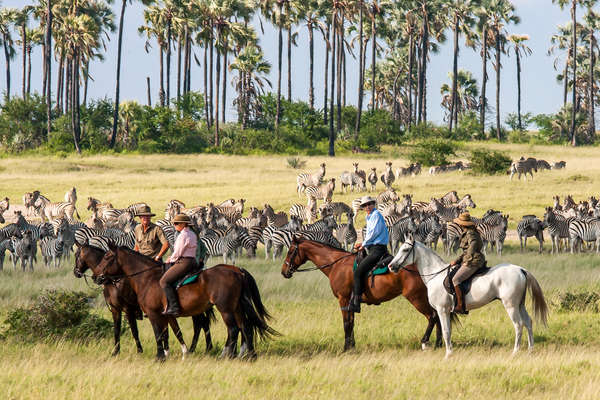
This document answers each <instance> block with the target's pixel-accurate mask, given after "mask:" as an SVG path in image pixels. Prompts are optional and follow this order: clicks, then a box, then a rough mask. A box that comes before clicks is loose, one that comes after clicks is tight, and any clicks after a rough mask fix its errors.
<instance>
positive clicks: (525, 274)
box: [388, 237, 548, 358]
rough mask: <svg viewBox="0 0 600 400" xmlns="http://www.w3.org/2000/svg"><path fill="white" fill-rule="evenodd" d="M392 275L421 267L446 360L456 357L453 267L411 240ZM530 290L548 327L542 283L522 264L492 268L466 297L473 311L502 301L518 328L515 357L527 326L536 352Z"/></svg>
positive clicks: (537, 313) (395, 262)
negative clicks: (450, 286) (449, 287)
mask: <svg viewBox="0 0 600 400" xmlns="http://www.w3.org/2000/svg"><path fill="white" fill-rule="evenodd" d="M388 268H389V269H390V271H392V272H398V273H403V271H404V270H405V269H407V268H408V269H410V270H413V269H414V268H417V269H418V271H419V275H421V277H422V278H423V281H424V282H425V285H427V293H428V297H429V302H430V303H431V305H432V306H433V307H434V308H435V309H436V311H437V313H438V315H439V316H440V322H441V324H442V332H443V335H444V342H445V343H446V358H447V357H449V356H450V355H451V354H452V342H451V341H450V335H451V326H450V318H451V313H452V310H453V307H454V298H453V296H452V295H450V294H449V293H448V292H447V291H446V289H445V288H444V279H445V278H446V276H447V271H448V268H449V265H448V264H447V263H446V262H444V260H442V258H441V257H440V256H438V255H437V254H436V253H435V252H434V251H433V250H431V249H430V248H429V247H427V246H425V245H423V244H421V243H419V242H417V241H415V240H414V239H413V238H412V237H409V238H408V240H407V241H406V242H404V244H402V246H400V249H399V250H398V253H397V254H396V256H395V257H394V258H393V260H392V261H391V262H390V264H389V266H388ZM527 289H529V291H530V292H531V297H532V299H533V309H534V312H535V316H536V318H537V319H538V320H539V321H541V322H542V323H543V324H544V325H546V320H547V315H548V306H547V305H546V300H545V299H544V294H543V293H542V288H541V287H540V285H539V283H538V281H537V280H536V279H535V277H534V276H533V274H532V273H531V272H529V271H527V270H526V269H525V268H523V267H520V266H518V265H514V264H509V263H502V264H498V265H496V266H494V267H492V268H490V269H489V271H487V272H486V273H485V274H483V275H477V276H475V277H474V278H473V281H472V283H471V290H470V291H469V292H468V293H467V294H466V296H465V308H466V309H467V310H473V309H476V308H480V307H483V306H485V305H486V304H488V303H490V302H492V301H494V300H500V301H501V302H502V305H504V308H505V309H506V312H507V313H508V316H509V317H510V319H511V321H512V323H513V325H514V328H515V346H514V349H513V354H515V353H516V352H517V351H518V350H519V348H520V344H521V336H522V333H523V325H525V327H527V333H528V336H527V339H528V342H529V350H532V349H533V330H532V326H531V318H530V317H529V314H528V313H527V309H526V308H525V296H526V294H527Z"/></svg>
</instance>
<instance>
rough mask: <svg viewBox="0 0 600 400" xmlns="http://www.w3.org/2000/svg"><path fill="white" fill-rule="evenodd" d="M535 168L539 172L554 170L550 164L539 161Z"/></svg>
mask: <svg viewBox="0 0 600 400" xmlns="http://www.w3.org/2000/svg"><path fill="white" fill-rule="evenodd" d="M535 166H536V167H537V169H539V170H545V169H552V167H551V166H550V164H549V163H548V161H546V160H537V161H536V163H535Z"/></svg>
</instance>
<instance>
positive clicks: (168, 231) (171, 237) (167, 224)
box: [155, 219, 177, 248]
mask: <svg viewBox="0 0 600 400" xmlns="http://www.w3.org/2000/svg"><path fill="white" fill-rule="evenodd" d="M155 224H156V225H158V226H159V227H160V229H162V231H163V233H164V234H165V237H166V238H167V242H169V246H171V248H173V247H175V239H176V237H177V231H176V230H175V227H174V226H173V224H171V221H167V220H166V219H159V220H158V221H156V222H155Z"/></svg>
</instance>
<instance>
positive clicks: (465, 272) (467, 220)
mask: <svg viewBox="0 0 600 400" xmlns="http://www.w3.org/2000/svg"><path fill="white" fill-rule="evenodd" d="M452 222H454V223H456V224H458V225H460V227H461V228H462V230H463V233H462V234H461V236H460V248H461V249H462V251H463V253H462V254H461V255H460V256H459V257H458V258H457V259H456V260H454V261H452V263H451V264H450V265H451V266H455V265H460V267H459V269H458V271H456V274H454V276H453V277H452V285H454V292H455V293H456V307H455V309H454V312H456V313H460V314H468V311H467V310H466V308H465V298H464V294H463V293H462V291H461V290H460V286H459V285H460V284H461V283H463V282H464V281H466V280H467V279H469V278H470V277H471V275H473V274H474V273H475V271H477V270H478V269H479V268H481V267H482V266H483V265H484V263H485V257H484V256H483V254H482V253H481V249H482V247H483V241H482V240H481V236H480V235H479V232H478V231H477V229H475V222H473V221H472V220H471V215H470V214H469V213H468V212H465V213H462V214H460V215H459V216H458V217H457V218H454V219H453V220H452Z"/></svg>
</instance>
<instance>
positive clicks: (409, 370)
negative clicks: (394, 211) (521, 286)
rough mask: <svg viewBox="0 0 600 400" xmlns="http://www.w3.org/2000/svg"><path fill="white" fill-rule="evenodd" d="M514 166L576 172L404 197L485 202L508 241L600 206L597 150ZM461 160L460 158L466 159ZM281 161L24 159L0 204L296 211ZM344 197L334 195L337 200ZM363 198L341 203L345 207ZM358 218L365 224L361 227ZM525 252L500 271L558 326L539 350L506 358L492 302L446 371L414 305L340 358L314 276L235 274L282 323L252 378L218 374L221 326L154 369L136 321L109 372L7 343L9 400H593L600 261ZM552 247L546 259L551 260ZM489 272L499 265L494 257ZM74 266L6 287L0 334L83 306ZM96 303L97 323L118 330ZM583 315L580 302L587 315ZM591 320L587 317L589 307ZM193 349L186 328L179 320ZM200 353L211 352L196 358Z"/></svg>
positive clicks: (0, 381) (222, 365) (224, 365)
mask: <svg viewBox="0 0 600 400" xmlns="http://www.w3.org/2000/svg"><path fill="white" fill-rule="evenodd" d="M494 147H498V148H500V149H502V150H505V151H508V152H510V154H511V156H512V157H513V158H517V157H519V156H520V155H525V156H534V157H538V158H544V159H547V160H549V161H558V160H565V161H567V169H566V170H562V171H546V172H543V173H539V174H537V175H535V178H534V180H533V182H532V181H528V182H524V181H521V182H517V181H513V182H509V180H508V177H507V176H495V177H489V178H488V177H478V176H470V175H463V174H461V173H451V174H446V175H440V176H435V177H431V176H428V175H427V174H424V175H421V176H419V177H416V178H406V179H401V180H400V181H399V182H398V181H397V183H396V185H395V187H396V188H397V190H398V191H399V192H400V193H413V194H414V198H415V200H428V199H429V198H430V197H432V196H440V195H442V194H444V193H446V192H447V191H449V190H457V191H458V192H459V195H462V194H464V193H470V194H471V195H472V196H473V199H474V200H475V202H476V203H477V208H476V209H475V210H474V212H473V213H474V214H475V215H478V216H479V215H481V214H483V212H485V210H487V209H488V208H495V209H500V210H503V211H505V212H507V213H509V214H510V216H511V218H510V219H511V228H512V229H514V226H515V225H516V221H518V219H519V218H520V216H521V215H523V214H529V213H537V214H538V216H540V215H541V213H542V210H543V207H544V206H545V205H549V204H551V200H552V199H551V198H552V196H553V195H555V194H559V195H561V197H562V196H564V195H566V194H572V195H573V196H574V197H575V199H576V200H579V199H581V198H583V197H587V196H589V195H592V194H594V195H598V192H597V191H595V188H596V187H597V186H598V183H600V163H597V162H596V158H597V155H598V154H599V153H600V151H599V150H598V149H596V148H584V149H576V150H573V149H571V148H566V147H537V146H536V147H531V146H517V145H510V146H506V145H495V146H494ZM386 151H387V152H388V154H394V157H390V158H372V157H371V158H366V157H363V156H361V157H360V158H336V159H326V158H321V157H319V158H306V161H307V166H306V169H307V170H316V169H317V167H318V164H320V163H321V162H323V161H326V162H327V168H328V173H327V176H336V177H337V176H339V174H340V173H341V172H342V171H343V170H349V169H351V166H352V162H353V161H356V160H357V159H358V161H359V162H360V166H361V168H363V169H365V170H367V169H368V168H370V167H371V166H376V167H378V170H379V171H383V166H384V164H385V162H386V161H388V159H391V160H392V161H393V162H394V167H395V166H397V165H405V164H407V160H406V159H405V158H404V154H403V152H402V150H401V149H386ZM459 156H460V155H459ZM286 164H287V163H286V159H285V157H275V156H264V157H258V156H256V157H233V156H213V155H199V156H94V157H87V158H77V157H67V158H52V157H48V158H42V157H34V158H31V157H22V158H4V159H0V177H1V178H2V181H3V183H4V185H3V192H2V193H0V195H1V197H4V196H8V197H9V198H10V199H11V200H12V201H13V202H14V203H15V204H17V203H20V198H21V196H22V194H23V193H24V192H26V191H32V190H35V189H38V190H40V191H41V192H42V193H44V194H45V195H47V196H48V197H49V198H51V199H53V200H54V199H56V200H59V199H62V197H63V195H64V192H65V191H66V190H67V189H68V188H70V187H71V186H75V187H76V188H77V190H78V196H79V203H78V209H79V211H80V214H82V217H84V218H85V217H87V216H89V212H87V211H85V210H84V209H85V199H86V198H87V196H94V197H97V198H100V199H102V200H110V201H111V202H113V204H114V205H115V206H126V205H127V204H130V203H132V202H135V201H146V202H148V203H149V204H151V206H152V207H153V209H154V210H155V211H157V213H158V214H159V215H161V214H162V210H164V207H165V205H166V203H167V202H168V201H169V200H170V199H173V198H177V199H179V200H182V201H184V202H185V203H186V204H188V205H195V204H201V203H207V202H209V201H222V200H224V199H226V198H230V197H234V198H240V197H243V198H245V199H247V205H249V206H252V205H256V206H262V205H263V204H264V203H265V202H269V203H270V204H272V205H273V206H274V207H275V208H276V209H280V210H287V209H288V208H289V206H290V205H291V204H293V203H294V202H299V203H304V201H305V199H304V198H298V197H297V196H296V194H295V175H296V173H297V171H295V170H292V169H290V168H287V166H286ZM337 191H338V192H339V189H338V190H337ZM355 197H358V195H353V194H348V195H340V194H339V193H336V195H335V196H334V199H335V200H344V201H350V200H351V199H353V198H355ZM362 221H364V218H363V217H362V216H360V218H359V222H358V225H359V226H362V223H363V222H362ZM534 247H535V246H533V245H531V247H530V249H529V251H528V252H527V253H525V254H520V253H519V252H518V244H517V243H514V242H510V243H508V245H507V246H505V249H506V252H505V254H504V256H503V257H502V260H508V261H511V262H513V263H517V264H520V265H522V266H524V267H526V268H527V269H528V270H530V271H532V272H533V273H534V274H535V276H536V277H537V278H538V280H539V281H540V283H541V285H542V287H543V288H544V291H545V294H546V297H547V300H548V302H549V303H550V309H551V314H550V317H549V324H548V327H546V328H544V327H541V326H538V325H534V330H535V339H536V348H535V349H534V351H533V353H532V354H528V353H527V352H526V351H525V352H522V353H521V354H519V355H517V356H515V357H511V356H510V353H511V350H512V341H513V328H512V325H511V323H510V321H509V319H508V317H507V316H506V313H505V311H504V309H503V307H502V306H501V304H499V303H498V302H496V303H493V304H492V305H491V306H489V307H487V308H484V309H481V310H477V311H475V312H472V313H471V314H470V315H469V316H468V317H466V318H462V319H461V321H462V322H461V324H460V325H458V326H456V327H455V329H454V332H453V341H454V343H455V355H454V356H453V357H452V358H451V359H450V360H447V361H444V360H443V356H444V352H443V351H442V350H429V351H426V352H422V351H420V350H419V340H420V337H421V335H422V333H423V331H424V329H425V325H426V324H425V319H424V318H423V317H422V316H421V315H420V314H418V313H417V312H416V311H415V310H414V309H413V308H412V306H411V305H410V304H409V303H408V302H407V301H406V300H405V299H397V300H394V301H392V302H389V303H385V304H382V305H381V306H378V307H375V306H372V307H366V309H365V310H364V311H363V313H361V314H360V315H359V316H358V317H357V323H356V329H355V334H356V341H357V348H356V350H354V351H352V352H349V353H347V354H343V353H342V352H341V349H342V345H343V330H342V322H341V316H340V312H339V310H338V306H337V301H336V300H334V298H333V297H332V295H331V291H330V289H329V284H328V281H327V280H326V278H325V277H324V276H323V275H322V274H321V273H319V272H312V273H307V274H297V275H296V276H294V278H293V279H291V280H285V279H283V278H282V277H281V275H280V270H281V260H279V261H277V262H272V261H264V260H263V253H262V251H259V256H258V258H257V259H256V260H247V259H245V258H244V259H241V260H239V263H238V264H239V265H241V266H244V267H245V268H247V269H248V270H249V271H251V273H252V274H253V275H254V276H255V277H256V279H257V282H258V284H259V287H260V289H261V294H262V297H263V301H264V302H265V304H266V306H267V307H268V309H269V310H270V311H271V313H272V314H273V316H274V318H275V319H274V321H273V326H274V328H275V329H277V330H278V331H279V332H281V333H282V336H281V337H278V338H276V339H275V340H273V341H269V342H264V343H260V344H259V346H258V351H259V359H258V360H257V361H256V362H254V363H246V362H239V361H223V360H217V359H216V354H217V353H218V352H219V351H220V348H221V347H222V345H223V343H224V338H225V332H224V328H223V326H224V325H223V324H222V322H220V320H219V322H218V323H216V324H215V325H214V328H213V337H214V340H215V342H216V345H217V349H216V350H215V353H213V354H210V355H203V354H201V352H200V353H199V354H197V355H192V356H189V357H188V358H187V359H186V360H185V361H181V357H180V355H181V353H180V351H179V348H178V346H176V345H175V341H174V340H173V339H172V341H171V346H172V356H171V357H170V359H169V360H168V361H167V362H166V363H165V364H164V365H160V364H156V363H155V362H154V361H153V357H154V354H155V347H154V343H153V342H154V340H153V336H152V332H151V329H150V325H149V323H148V322H147V321H142V322H141V324H140V325H141V336H142V342H143V344H144V349H145V352H144V353H143V354H142V355H138V354H136V353H135V346H134V344H133V340H132V338H131V335H130V334H129V333H127V334H125V336H124V337H123V340H122V354H121V355H120V356H119V357H116V358H112V357H110V350H111V344H112V343H111V340H100V341H98V342H97V343H88V344H75V343H71V342H60V343H40V344H22V343H18V342H16V341H14V340H12V339H8V340H5V341H0V354H1V355H2V356H1V357H0V370H1V371H2V372H1V373H0V393H5V395H4V396H3V398H8V399H26V398H27V399H29V398H33V399H37V398H44V399H64V398H77V399H92V398H93V399H96V398H101V397H104V398H114V399H130V398H132V397H134V396H136V397H137V396H161V397H166V398H182V397H184V396H185V397H191V398H216V399H231V398H244V399H255V398H256V399H264V398H269V399H282V398H298V399H300V398H301V399H313V398H327V399H330V398H334V399H337V398H359V399H362V398H371V397H376V398H393V399H414V398H448V397H456V398H489V397H491V396H495V397H499V398H519V399H522V398H532V399H542V398H543V399H546V398H561V399H563V398H567V399H571V398H573V399H574V398H578V399H581V398H588V399H593V398H597V397H598V396H597V390H598V389H597V388H598V385H599V384H600V372H598V371H600V368H599V367H600V336H599V335H598V330H599V328H600V318H599V314H598V305H599V304H600V302H598V300H595V298H594V297H593V295H594V294H595V293H600V284H599V283H598V282H599V278H600V268H598V266H599V263H600V258H598V257H597V256H596V255H594V254H584V255H577V256H570V255H559V256H555V257H553V256H550V255H549V254H547V253H545V254H542V255H538V254H536V253H535V251H534ZM548 248H549V246H546V249H548ZM489 260H490V261H489V262H490V264H494V263H496V262H499V261H500V258H499V257H497V256H495V255H491V256H490V257H489ZM72 266H73V263H72V262H71V263H69V264H68V265H64V266H63V267H62V268H61V269H60V270H52V271H48V270H45V269H44V268H43V267H42V266H38V267H37V269H36V271H35V272H34V273H26V274H23V273H22V272H20V271H12V268H6V269H5V271H3V272H1V273H0V320H3V319H4V317H5V315H6V312H7V310H9V309H10V308H12V307H14V306H19V305H24V304H28V303H29V302H30V301H31V300H32V299H33V298H34V297H35V296H36V295H37V294H38V293H39V292H40V291H41V290H43V289H46V288H65V289H76V290H84V291H89V290H91V289H89V288H88V287H87V286H86V284H85V282H84V281H83V280H80V279H76V278H75V277H74V276H73V274H72ZM93 290H95V291H97V293H98V295H97V301H96V312H97V313H99V314H101V315H102V316H104V317H105V318H109V313H108V311H107V310H106V307H105V306H104V302H103V300H102V299H101V297H100V291H99V289H95V288H94V289H93ZM565 294H573V295H577V294H582V295H583V296H582V297H583V298H585V295H591V296H590V297H588V299H589V301H588V307H584V306H581V304H580V303H577V304H571V303H568V302H565V298H566V297H565ZM584 303H585V302H584ZM584 305H585V304H584ZM181 322H182V325H183V327H184V335H185V338H186V339H187V340H189V339H190V337H191V324H190V321H189V320H188V319H184V320H182V321H181ZM200 350H202V346H201V348H200Z"/></svg>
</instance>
